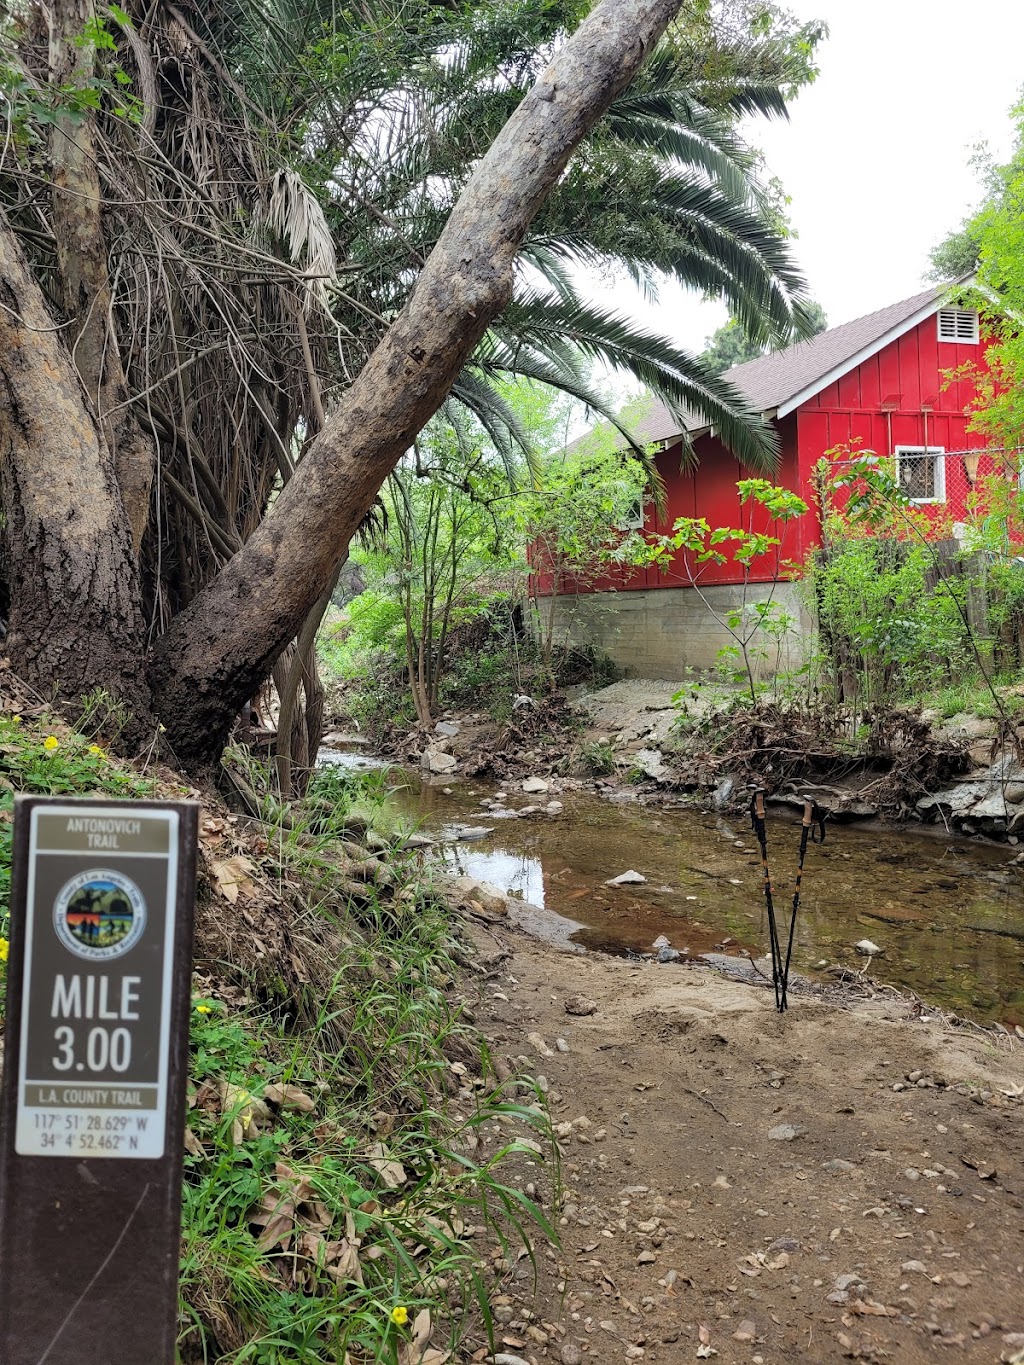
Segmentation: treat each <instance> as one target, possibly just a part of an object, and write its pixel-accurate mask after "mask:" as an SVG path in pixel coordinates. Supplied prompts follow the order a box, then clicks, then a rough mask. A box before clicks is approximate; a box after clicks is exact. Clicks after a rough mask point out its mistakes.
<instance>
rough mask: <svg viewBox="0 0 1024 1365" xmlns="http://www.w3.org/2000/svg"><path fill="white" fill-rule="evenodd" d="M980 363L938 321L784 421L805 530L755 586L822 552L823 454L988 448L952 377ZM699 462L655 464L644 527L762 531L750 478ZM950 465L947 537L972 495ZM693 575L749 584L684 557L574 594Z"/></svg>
mask: <svg viewBox="0 0 1024 1365" xmlns="http://www.w3.org/2000/svg"><path fill="white" fill-rule="evenodd" d="M984 355H985V346H984V344H982V345H979V346H967V345H960V344H953V343H949V342H940V341H939V340H938V323H937V320H936V318H935V317H934V316H932V317H930V318H926V319H925V320H924V322H922V323H920V324H919V325H918V326H917V327H915V328H913V329H912V330H911V331H909V332H907V333H905V334H904V335H903V336H902V337H899V338H897V340H895V341H893V342H890V344H889V345H888V346H886V347H884V348H883V349H882V350H881V351H879V352H877V353H876V354H875V355H873V356H870V357H869V358H868V359H867V360H865V361H864V362H862V364H860V365H859V366H857V367H856V368H854V369H853V370H851V371H850V372H849V373H848V374H846V375H843V376H842V377H841V378H840V379H838V380H837V381H835V382H833V383H831V384H829V385H828V386H827V387H826V388H825V389H823V390H822V391H821V392H820V393H818V394H816V395H815V396H814V397H812V398H810V399H808V401H807V402H806V403H804V404H803V405H802V406H801V407H800V408H799V409H798V410H797V411H796V412H795V413H791V414H790V415H789V416H787V417H785V418H783V419H782V420H781V421H779V422H778V423H777V424H776V425H777V430H778V432H779V439H780V445H781V455H780V463H779V470H778V474H777V476H776V481H777V482H778V483H780V484H782V485H783V486H785V487H787V488H792V489H795V490H796V491H797V492H799V493H800V496H801V497H803V499H804V500H805V501H806V502H807V503H808V505H809V508H810V510H809V511H808V514H807V516H806V517H803V518H801V519H800V521H799V523H790V525H789V526H788V527H787V528H786V530H785V537H784V541H783V544H782V546H781V547H780V548H779V549H778V550H776V551H773V552H772V553H771V554H770V555H766V556H764V557H763V560H762V561H761V562H757V563H755V565H754V566H753V571H752V573H751V575H750V579H751V580H752V581H754V582H764V581H768V580H770V579H771V578H773V577H775V576H776V574H777V572H778V570H779V567H780V565H781V564H784V563H785V562H787V561H797V562H800V561H802V560H803V558H804V557H805V556H806V554H807V552H808V550H809V549H811V547H812V546H814V545H815V544H817V543H818V539H819V535H820V527H819V522H818V514H817V509H816V507H815V506H814V500H813V476H814V467H815V465H816V464H817V462H818V461H819V460H820V459H821V458H822V456H823V455H824V454H825V453H826V451H829V450H831V449H833V448H835V447H837V446H840V445H843V444H847V443H850V444H852V445H853V448H854V450H855V451H856V450H860V451H867V450H871V451H875V452H877V453H878V454H880V455H889V454H891V453H892V452H893V450H894V448H895V447H896V446H897V445H910V446H924V445H925V444H927V445H930V446H941V447H943V448H944V449H945V450H947V451H962V450H964V449H968V448H971V447H977V446H980V445H983V444H984V443H983V442H982V441H981V440H980V439H979V438H978V437H977V436H976V435H972V434H971V433H969V432H968V431H967V422H968V418H967V416H966V415H965V412H964V409H965V407H966V406H967V404H968V403H969V402H970V399H971V395H972V393H973V384H972V383H971V382H970V380H969V379H968V380H963V379H962V380H959V381H957V382H955V383H949V382H948V381H947V379H946V372H948V371H951V370H955V369H957V368H958V367H960V366H962V365H964V364H966V363H968V362H969V363H971V364H974V365H976V366H979V367H983V366H984ZM944 385H945V387H944ZM926 408H928V409H930V410H928V411H926V410H925V409H926ZM696 454H697V458H698V461H699V464H698V466H697V468H696V469H687V470H683V469H681V468H680V446H678V445H676V446H673V447H672V448H670V449H669V450H667V451H664V452H663V453H662V454H660V455H659V456H658V457H657V466H658V470H659V472H660V474H661V477H662V479H663V481H664V490H665V501H666V511H665V513H664V514H663V515H662V516H660V517H657V518H656V519H655V518H654V511H653V508H649V510H648V518H649V521H648V524H649V525H652V529H653V530H655V531H656V532H657V533H659V534H668V533H670V531H671V529H672V527H673V525H674V523H675V521H676V520H677V518H679V517H704V518H705V519H706V520H707V522H708V524H709V525H710V526H711V527H716V526H742V527H744V528H747V529H749V528H751V527H752V528H753V529H757V530H761V529H766V520H767V518H766V514H764V513H761V512H759V511H758V510H757V509H755V511H754V515H753V519H752V514H751V507H750V505H749V504H748V505H747V506H746V507H741V505H740V499H739V493H738V491H737V488H736V484H737V482H738V481H739V480H740V479H743V478H746V477H749V473H748V471H745V470H744V469H743V467H742V466H741V465H740V464H739V462H738V461H737V460H736V458H735V457H734V456H733V455H731V454H730V453H729V452H728V451H727V450H726V449H725V447H724V446H723V445H722V444H721V442H719V441H718V440H716V439H715V438H714V437H711V436H703V437H701V438H700V439H699V440H698V441H697V443H696ZM946 464H947V468H946V493H947V498H946V502H945V504H941V505H937V506H936V507H935V510H934V513H933V515H934V516H935V519H936V522H937V523H941V525H942V527H943V528H945V527H946V526H948V524H949V523H950V522H951V521H953V520H958V519H960V518H961V517H962V516H963V514H964V512H965V509H966V501H967V499H968V498H969V496H970V491H971V487H972V484H971V480H970V478H969V477H968V470H967V468H966V466H965V465H964V461H963V459H962V458H961V457H957V456H955V455H954V456H952V457H950V458H948V459H947V462H946ZM994 469H995V465H994V464H993V462H992V461H991V460H990V459H983V460H982V463H981V466H980V468H979V470H978V475H977V477H979V478H980V477H984V476H985V475H986V474H989V473H991V472H993V470H994ZM691 573H692V574H697V573H699V581H700V582H701V583H702V584H709V585H710V584H714V583H738V582H741V581H743V577H744V574H743V570H742V569H741V568H740V567H739V566H737V565H736V564H734V563H733V562H731V560H730V561H729V562H727V563H726V564H722V565H715V564H708V565H705V566H696V565H688V564H687V562H686V558H685V556H683V555H682V554H678V555H676V556H675V558H674V560H673V562H672V564H671V566H670V567H669V569H668V571H659V570H658V569H650V570H645V571H644V570H641V571H637V570H628V569H624V570H621V571H618V572H616V573H612V574H609V575H608V576H607V577H605V578H603V579H600V580H598V581H596V582H593V583H590V584H582V583H581V584H580V585H579V587H578V590H579V591H608V590H612V589H614V590H617V591H627V592H628V591H630V590H634V589H638V588H647V587H652V588H653V587H679V586H680V585H685V584H688V583H690V582H691V581H692V580H691ZM545 584H546V586H545ZM534 588H535V591H539V592H541V593H543V592H545V591H548V592H550V590H551V588H550V579H549V578H548V577H547V576H545V575H540V574H537V575H535V576H534Z"/></svg>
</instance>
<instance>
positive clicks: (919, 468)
mask: <svg viewBox="0 0 1024 1365" xmlns="http://www.w3.org/2000/svg"><path fill="white" fill-rule="evenodd" d="M945 464H946V459H945V451H944V450H943V449H942V448H941V447H939V446H928V447H927V448H925V447H924V446H897V447H896V477H897V479H898V480H899V485H900V489H901V490H902V492H903V493H904V495H905V496H906V497H908V498H909V499H910V500H911V502H945V500H946V477H945V476H946V470H945Z"/></svg>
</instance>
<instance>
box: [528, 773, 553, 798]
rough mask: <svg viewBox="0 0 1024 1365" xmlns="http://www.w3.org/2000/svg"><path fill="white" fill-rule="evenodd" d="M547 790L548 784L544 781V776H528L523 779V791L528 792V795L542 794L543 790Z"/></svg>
mask: <svg viewBox="0 0 1024 1365" xmlns="http://www.w3.org/2000/svg"><path fill="white" fill-rule="evenodd" d="M547 790H548V784H547V783H546V782H545V781H544V779H543V777H527V778H525V779H524V781H523V791H524V792H526V793H527V795H533V794H537V795H540V793H541V792H546V791H547Z"/></svg>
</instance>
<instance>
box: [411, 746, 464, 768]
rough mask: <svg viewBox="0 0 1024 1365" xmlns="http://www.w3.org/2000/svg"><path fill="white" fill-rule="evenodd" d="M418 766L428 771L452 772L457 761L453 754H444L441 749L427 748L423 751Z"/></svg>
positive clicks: (457, 763) (456, 765) (457, 764)
mask: <svg viewBox="0 0 1024 1365" xmlns="http://www.w3.org/2000/svg"><path fill="white" fill-rule="evenodd" d="M420 766H421V767H423V768H425V769H426V771H427V772H428V773H435V774H441V773H453V772H454V771H455V769H456V768H457V767H458V766H459V761H458V759H457V758H456V757H455V755H454V754H446V753H445V752H444V751H443V750H442V749H432V748H427V749H425V750H424V751H423V757H422V758H421V759H420Z"/></svg>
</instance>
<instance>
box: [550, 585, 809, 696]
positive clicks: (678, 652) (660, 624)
mask: <svg viewBox="0 0 1024 1365" xmlns="http://www.w3.org/2000/svg"><path fill="white" fill-rule="evenodd" d="M702 593H703V600H702V597H701V594H698V593H697V592H696V591H695V590H694V589H693V588H643V589H639V590H637V591H632V592H595V593H580V594H579V595H578V596H569V595H565V596H559V597H556V598H554V599H552V598H550V597H541V598H538V599H537V608H538V613H539V616H540V620H541V622H542V625H543V629H544V631H545V633H546V631H547V629H548V623H549V621H550V619H551V612H552V603H553V606H554V636H553V639H554V643H555V645H578V646H585V645H593V646H596V648H598V649H601V650H603V651H604V652H605V653H606V654H608V655H610V657H611V658H612V659H613V660H614V661H615V663H616V664H617V665H618V667H619V668H621V669H622V670H623V672H624V673H625V675H626V676H627V677H633V678H664V679H668V680H669V681H674V680H677V679H680V678H682V676H683V674H684V672H685V670H686V669H687V668H693V669H701V670H705V669H713V668H715V667H716V665H717V664H718V662H719V657H718V656H719V651H720V650H721V649H723V648H725V647H727V646H729V645H732V644H735V640H734V638H733V636H732V635H731V634H730V633H729V630H728V629H727V627H726V626H725V624H724V619H725V618H726V617H727V616H729V615H730V614H731V613H733V612H735V611H740V610H742V611H743V613H744V627H743V631H742V634H743V635H744V637H749V643H748V650H749V651H750V653H751V654H752V655H754V656H756V664H755V672H756V674H757V676H759V677H771V676H773V675H774V674H776V673H781V672H786V671H789V670H791V669H794V668H798V667H799V666H800V664H801V663H802V662H803V660H804V658H805V655H806V650H807V648H808V644H809V641H810V635H811V628H812V625H811V620H810V617H809V614H808V612H807V610H806V608H805V606H804V603H803V598H802V593H801V591H800V587H799V585H798V584H795V583H777V584H775V585H772V584H770V583H752V584H748V585H747V586H746V587H745V588H744V586H743V584H719V585H715V586H709V587H706V588H704V589H703V590H702ZM769 601H770V602H771V603H772V604H773V605H774V606H775V608H776V609H777V610H778V611H782V612H785V613H786V614H787V615H788V616H789V617H791V618H792V624H791V626H790V627H789V629H788V630H787V631H786V633H785V634H784V635H783V636H782V638H781V639H780V640H777V639H775V638H774V637H773V636H771V635H768V634H766V633H765V632H764V631H763V630H761V629H760V628H758V627H757V626H756V616H755V615H754V607H755V606H756V604H757V603H759V602H769Z"/></svg>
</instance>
